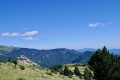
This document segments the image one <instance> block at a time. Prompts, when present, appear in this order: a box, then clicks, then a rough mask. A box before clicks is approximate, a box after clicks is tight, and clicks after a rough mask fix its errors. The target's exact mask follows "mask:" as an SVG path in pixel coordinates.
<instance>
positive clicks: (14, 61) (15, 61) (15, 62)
mask: <svg viewBox="0 0 120 80" xmlns="http://www.w3.org/2000/svg"><path fill="white" fill-rule="evenodd" d="M12 62H13V63H14V64H15V68H16V65H17V64H18V62H17V60H13V61H12Z"/></svg>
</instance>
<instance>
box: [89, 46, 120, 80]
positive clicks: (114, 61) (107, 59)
mask: <svg viewBox="0 0 120 80" xmlns="http://www.w3.org/2000/svg"><path fill="white" fill-rule="evenodd" d="M88 64H89V68H90V69H91V70H92V71H93V72H94V76H95V78H96V79H97V80H120V57H118V56H114V55H113V54H110V53H109V51H107V48H106V47H105V46H104V48H103V50H102V51H101V50H100V49H98V50H97V51H96V52H95V53H93V55H92V56H91V58H90V60H89V61H88Z"/></svg>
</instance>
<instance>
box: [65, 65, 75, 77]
mask: <svg viewBox="0 0 120 80" xmlns="http://www.w3.org/2000/svg"><path fill="white" fill-rule="evenodd" d="M64 75H65V76H72V75H73V72H72V71H71V70H69V69H68V67H67V66H65V69H64Z"/></svg>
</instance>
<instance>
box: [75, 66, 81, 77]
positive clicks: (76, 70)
mask: <svg viewBox="0 0 120 80" xmlns="http://www.w3.org/2000/svg"><path fill="white" fill-rule="evenodd" d="M74 74H75V75H76V76H80V75H81V73H80V71H79V69H78V67H75V69H74Z"/></svg>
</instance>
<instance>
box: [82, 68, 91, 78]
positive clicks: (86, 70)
mask: <svg viewBox="0 0 120 80" xmlns="http://www.w3.org/2000/svg"><path fill="white" fill-rule="evenodd" d="M84 79H85V80H92V73H91V71H89V70H88V69H87V68H86V69H85V71H84Z"/></svg>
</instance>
